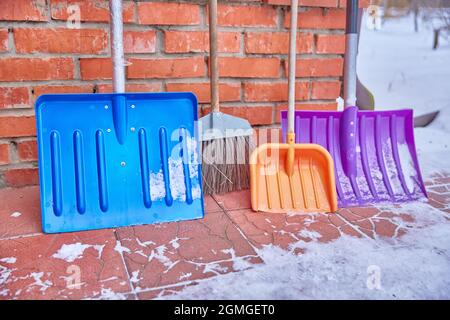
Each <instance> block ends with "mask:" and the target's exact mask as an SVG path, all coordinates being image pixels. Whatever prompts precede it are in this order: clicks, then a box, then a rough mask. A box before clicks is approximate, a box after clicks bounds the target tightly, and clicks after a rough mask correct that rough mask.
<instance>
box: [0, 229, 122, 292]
mask: <svg viewBox="0 0 450 320" xmlns="http://www.w3.org/2000/svg"><path fill="white" fill-rule="evenodd" d="M115 246H116V237H115V235H114V230H99V231H87V232H77V233H65V234H55V235H37V236H30V237H22V238H15V239H8V240H0V299H84V298H89V297H93V296H99V297H100V296H105V297H107V296H111V295H112V293H116V294H125V293H128V292H130V291H131V288H130V285H129V281H128V276H127V273H126V269H125V265H124V264H123V260H122V257H121V256H120V254H119V253H118V252H117V251H115V250H114V248H115ZM78 275H79V277H78ZM77 278H78V279H79V282H76V281H75V279H77ZM77 283H79V285H77Z"/></svg>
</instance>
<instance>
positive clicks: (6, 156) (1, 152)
mask: <svg viewBox="0 0 450 320" xmlns="http://www.w3.org/2000/svg"><path fill="white" fill-rule="evenodd" d="M10 161H11V160H10V149H9V143H0V165H2V164H8V163H10Z"/></svg>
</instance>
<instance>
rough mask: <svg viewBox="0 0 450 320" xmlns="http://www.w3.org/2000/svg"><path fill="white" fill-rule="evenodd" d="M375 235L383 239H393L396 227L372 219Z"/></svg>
mask: <svg viewBox="0 0 450 320" xmlns="http://www.w3.org/2000/svg"><path fill="white" fill-rule="evenodd" d="M373 222H374V224H375V233H376V234H377V235H379V236H383V237H393V236H394V235H395V231H396V230H397V228H398V226H397V225H396V224H394V223H392V222H391V221H390V220H386V219H374V220H373Z"/></svg>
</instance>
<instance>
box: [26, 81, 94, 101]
mask: <svg viewBox="0 0 450 320" xmlns="http://www.w3.org/2000/svg"><path fill="white" fill-rule="evenodd" d="M93 89H94V86H93V85H91V84H86V85H78V86H77V85H70V86H61V85H44V86H35V87H33V95H34V97H35V98H37V97H39V96H40V95H42V94H49V93H92V92H93Z"/></svg>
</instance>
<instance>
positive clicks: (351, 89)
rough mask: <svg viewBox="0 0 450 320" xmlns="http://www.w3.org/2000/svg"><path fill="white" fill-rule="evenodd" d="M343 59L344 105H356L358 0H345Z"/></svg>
mask: <svg viewBox="0 0 450 320" xmlns="http://www.w3.org/2000/svg"><path fill="white" fill-rule="evenodd" d="M345 42H346V50H345V59H344V107H345V108H347V107H350V106H356V59H357V55H358V0H347V20H346V28H345Z"/></svg>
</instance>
